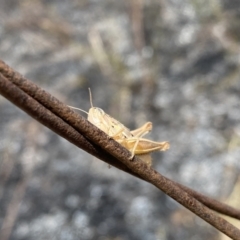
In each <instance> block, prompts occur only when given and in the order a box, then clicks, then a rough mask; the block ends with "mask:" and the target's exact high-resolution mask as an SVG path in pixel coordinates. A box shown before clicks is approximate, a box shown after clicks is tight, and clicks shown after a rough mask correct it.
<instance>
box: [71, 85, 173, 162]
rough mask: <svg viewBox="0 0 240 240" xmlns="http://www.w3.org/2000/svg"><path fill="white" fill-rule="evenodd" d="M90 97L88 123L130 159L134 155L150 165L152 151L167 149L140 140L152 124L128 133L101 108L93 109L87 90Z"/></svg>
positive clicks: (161, 144) (162, 143) (166, 148)
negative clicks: (110, 139) (119, 146)
mask: <svg viewBox="0 0 240 240" xmlns="http://www.w3.org/2000/svg"><path fill="white" fill-rule="evenodd" d="M89 95H90V103H91V108H90V109H89V112H88V113H87V112H85V111H83V110H81V109H79V108H74V107H71V108H73V109H78V110H81V111H83V112H85V113H87V114H88V121H89V122H91V123H92V124H94V125H95V126H97V127H98V128H100V129H101V130H102V131H103V132H105V133H106V134H107V135H108V136H109V137H110V138H112V139H114V140H115V141H117V142H119V143H120V144H121V145H122V146H124V147H125V148H127V149H128V150H129V151H130V152H131V153H132V156H131V158H130V159H132V158H133V157H134V155H137V156H139V157H140V158H141V159H142V160H143V161H144V162H145V163H147V164H148V165H151V155H150V154H151V153H152V152H154V151H166V150H168V149H169V143H168V142H154V141H151V140H148V139H145V138H142V137H143V136H144V135H146V134H147V133H148V132H150V131H151V130H152V123H151V122H147V123H145V124H144V125H143V126H142V127H140V128H137V129H135V130H133V131H130V130H129V129H128V128H127V127H125V126H124V125H123V124H122V123H120V122H119V121H117V120H116V119H114V118H113V117H111V116H109V115H108V114H106V113H105V112H104V111H103V110H102V109H101V108H97V107H93V104H92V95H91V91H90V89H89Z"/></svg>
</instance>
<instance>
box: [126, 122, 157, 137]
mask: <svg viewBox="0 0 240 240" xmlns="http://www.w3.org/2000/svg"><path fill="white" fill-rule="evenodd" d="M150 131H152V123H151V122H147V123H145V124H144V125H143V126H141V127H140V128H137V129H135V130H132V131H131V134H132V135H133V136H134V137H139V138H140V137H143V136H144V135H146V134H147V133H149V132H150Z"/></svg>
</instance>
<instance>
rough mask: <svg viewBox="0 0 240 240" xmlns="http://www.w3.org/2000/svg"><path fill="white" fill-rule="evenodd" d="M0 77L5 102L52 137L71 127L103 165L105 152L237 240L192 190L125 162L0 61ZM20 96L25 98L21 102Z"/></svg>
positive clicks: (110, 144) (118, 149)
mask: <svg viewBox="0 0 240 240" xmlns="http://www.w3.org/2000/svg"><path fill="white" fill-rule="evenodd" d="M0 73H2V74H3V75H4V76H3V75H0V93H1V94H2V95H3V96H5V97H6V98H7V99H9V100H10V101H12V102H13V103H14V104H16V105H17V106H19V107H20V108H22V109H23V110H24V111H26V112H27V113H29V114H31V116H33V117H35V118H36V119H37V120H40V121H41V123H43V124H44V125H46V126H47V127H49V128H50V129H52V130H53V131H55V132H56V133H58V134H60V135H61V136H63V135H64V134H65V135H68V129H69V127H70V126H71V127H70V128H71V129H72V130H74V129H75V130H77V132H79V133H81V134H82V135H83V136H85V137H84V139H85V140H87V141H88V142H90V143H91V145H92V146H93V148H95V150H96V151H97V152H98V153H99V152H102V157H103V158H104V160H105V161H106V159H107V158H108V157H109V155H108V156H106V155H105V156H103V155H104V154H106V152H105V151H107V152H108V153H109V154H110V155H112V156H114V157H115V158H114V162H115V161H116V159H117V160H119V161H120V163H122V164H120V165H121V166H122V167H123V166H124V167H125V170H126V169H128V170H127V171H129V172H131V173H133V174H134V175H137V176H138V177H140V178H142V179H144V180H146V181H148V182H150V183H152V184H153V185H155V186H156V187H157V188H159V189H161V190H162V191H163V192H165V193H166V194H167V195H169V196H170V197H172V198H173V199H175V200H176V201H178V202H179V203H181V204H182V205H183V206H185V207H186V208H188V209H189V210H190V211H192V212H193V213H195V214H196V215H198V216H199V217H201V218H202V219H204V220H205V221H207V222H208V223H210V224H211V225H213V226H214V227H215V228H217V229H218V230H220V231H221V232H223V233H225V234H226V235H228V236H229V237H232V238H233V239H240V231H239V229H237V228H236V227H234V226H233V225H231V224H230V223H228V222H227V221H225V220H224V219H222V218H221V217H218V216H217V215H215V214H214V213H213V212H212V211H210V210H209V209H207V208H206V207H205V206H204V205H203V204H201V203H200V202H198V201H197V200H196V199H195V198H194V197H193V195H195V197H196V196H198V194H196V192H195V191H193V190H192V192H191V191H189V189H188V188H186V187H185V188H183V187H181V186H180V187H179V186H178V185H177V184H175V183H174V182H172V181H171V180H169V179H167V178H165V177H164V176H162V175H161V174H159V173H158V172H156V171H155V170H153V169H152V168H148V167H147V166H146V165H145V164H144V163H142V161H141V160H139V159H138V158H136V157H135V158H134V159H133V160H132V161H130V160H129V158H130V156H131V154H130V152H129V151H127V150H126V149H125V148H123V147H122V146H121V145H120V144H118V143H117V142H115V141H114V140H112V139H109V137H108V136H107V135H106V134H105V133H103V132H102V131H101V130H99V129H98V128H96V127H95V126H93V125H92V124H90V123H89V122H88V121H86V120H85V119H84V118H82V117H81V116H80V115H78V114H76V113H74V112H73V111H72V110H71V109H69V108H68V107H67V106H66V105H64V104H63V103H61V102H59V101H58V100H57V99H55V98H54V97H53V96H51V95H50V94H48V93H46V92H45V91H44V90H42V89H40V88H39V87H38V86H36V85H35V84H33V83H31V82H30V81H28V80H27V79H25V78H23V77H22V76H21V75H20V74H18V73H16V72H15V71H14V70H12V69H11V68H10V67H8V66H7V65H6V64H5V63H3V62H2V61H0ZM23 93H24V94H26V95H25V97H24V98H23ZM28 95H29V96H28ZM34 101H35V104H36V102H38V103H40V105H42V106H44V107H45V108H47V109H48V110H47V109H45V110H44V109H40V112H41V114H40V116H36V115H35V114H36V110H37V109H38V108H39V106H35V105H34V104H33V103H34ZM30 109H31V110H30ZM45 112H47V114H46V116H47V118H46V117H44V116H43V115H44V114H45ZM50 113H52V114H53V115H55V117H58V118H59V119H60V120H62V121H63V122H65V124H68V125H67V126H65V127H66V128H64V130H63V129H62V128H61V127H62V125H59V124H54V122H55V120H54V117H53V119H52V120H53V122H52V123H51V124H50V123H49V119H50V118H49V117H48V116H50ZM69 125H70V126H69ZM64 131H65V132H64ZM63 133H64V134H63ZM78 138H79V136H78ZM74 144H75V143H74ZM80 145H81V144H80ZM96 146H100V148H98V149H97V147H96ZM81 147H82V148H85V150H86V151H88V152H90V151H89V148H88V147H89V146H87V145H84V147H83V146H81ZM102 149H104V150H105V151H103V150H102ZM92 150H93V149H92ZM105 157H106V159H105ZM110 164H111V163H110ZM113 165H114V164H113ZM183 189H184V190H183ZM186 191H188V192H189V193H187V192H186ZM206 202H207V201H206ZM205 204H206V203H205Z"/></svg>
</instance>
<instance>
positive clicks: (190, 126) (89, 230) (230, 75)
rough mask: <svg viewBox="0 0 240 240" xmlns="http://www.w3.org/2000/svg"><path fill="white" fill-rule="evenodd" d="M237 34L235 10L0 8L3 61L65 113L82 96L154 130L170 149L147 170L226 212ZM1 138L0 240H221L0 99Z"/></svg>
mask: <svg viewBox="0 0 240 240" xmlns="http://www.w3.org/2000/svg"><path fill="white" fill-rule="evenodd" d="M239 29H240V2H239V1H237V0H232V1H226V0H213V1H205V0H202V1H200V0H191V1H186V0H183V1H176V0H175V1H173V0H170V1H166V0H162V1H157V0H150V1H140V0H131V1H110V0H98V1H96V0H95V1H94V0H92V1H87V0H81V1H77V0H69V1H54V0H48V1H44V0H34V1H33V0H31V1H30V0H22V1H17V0H0V58H1V59H2V60H3V61H5V62H6V63H7V64H8V65H10V66H11V67H13V68H14V69H16V70H17V71H19V72H20V73H21V74H23V75H24V76H26V77H27V78H29V79H31V80H32V81H34V82H35V83H37V84H38V85H39V86H41V87H42V88H44V89H46V90H47V91H49V92H50V93H51V94H53V95H54V96H56V97H57V98H59V99H60V100H61V101H63V102H65V103H66V104H68V105H72V106H75V107H79V108H82V109H85V110H88V109H89V107H90V103H89V95H88V88H89V87H90V88H91V90H92V94H93V103H94V105H95V106H98V107H100V108H102V109H104V110H105V111H106V112H107V113H109V114H110V115H112V116H113V117H115V118H116V119H118V120H119V121H121V122H122V123H124V124H125V125H126V126H128V127H130V128H131V129H133V128H136V127H138V126H140V125H141V124H143V123H144V122H146V121H152V122H153V124H154V130H153V132H152V133H151V134H150V135H149V138H150V139H154V140H156V141H157V140H158V141H162V140H168V141H170V143H171V149H170V150H169V151H167V152H164V153H155V154H153V159H154V164H153V166H154V168H155V169H157V170H158V171H159V172H160V173H162V174H163V175H165V176H167V177H169V178H171V179H174V180H175V181H178V182H180V183H183V184H185V185H187V186H189V187H192V188H194V189H196V190H198V191H200V192H202V193H204V194H208V195H210V196H212V197H215V198H217V199H219V200H221V201H225V200H227V199H229V198H230V196H232V195H231V193H232V191H233V189H234V187H235V189H236V187H237V186H239V184H240V180H239V179H238V176H239V170H240V160H239V158H240V157H239V156H240V121H239V119H240V111H239V109H240V94H239V93H240V79H239V76H240V67H239V63H240V45H239V41H240V31H239ZM0 136H1V138H0V227H1V232H0V236H1V237H0V239H1V240H8V239H11V240H22V239H24V240H28V239H29V240H30V239H34V240H41V239H58V240H60V239H64V240H75V239H76V240H77V239H81V240H90V239H100V240H110V239H111V240H146V239H147V240H156V239H159V240H185V239H191V240H198V239H213V240H217V239H222V240H223V239H224V238H223V236H221V235H220V234H219V232H218V231H216V230H215V229H213V228H212V227H211V226H209V225H208V224H207V223H205V222H203V221H202V220H201V219H199V218H197V217H195V216H194V215H193V214H191V213H190V212H189V211H187V210H185V209H183V208H182V207H181V206H179V205H178V204H176V202H174V201H173V200H171V199H170V198H168V197H167V196H165V195H164V194H163V193H161V192H160V191H158V190H157V189H155V188H154V187H152V186H150V185H149V184H147V183H145V182H143V181H140V180H138V179H135V178H134V177H132V176H129V175H127V174H126V173H123V172H120V171H119V170H117V169H114V168H113V167H112V168H110V169H109V168H108V166H107V165H106V164H105V163H102V162H100V161H98V160H97V159H94V158H93V157H92V156H90V155H88V154H87V153H85V152H83V151H81V150H79V149H77V148H76V147H75V146H73V145H71V144H70V143H69V142H67V141H65V140H64V139H61V138H60V137H59V136H57V135H56V134H54V133H52V132H51V131H50V130H48V129H46V128H45V127H43V126H41V125H40V124H39V123H38V122H36V121H35V120H33V119H31V118H30V117H29V116H27V115H26V114H25V113H23V112H22V111H21V110H19V109H17V107H15V106H13V105H12V104H11V103H9V102H8V101H7V100H6V99H4V98H2V97H0ZM238 195H239V196H240V194H238ZM235 196H237V195H235ZM235 207H238V208H239V207H240V206H239V202H238V206H237V205H235Z"/></svg>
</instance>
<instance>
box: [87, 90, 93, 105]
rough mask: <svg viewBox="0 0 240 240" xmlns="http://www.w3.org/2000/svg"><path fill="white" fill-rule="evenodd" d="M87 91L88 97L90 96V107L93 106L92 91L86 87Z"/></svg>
mask: <svg viewBox="0 0 240 240" xmlns="http://www.w3.org/2000/svg"><path fill="white" fill-rule="evenodd" d="M88 91H89V97H90V104H91V107H92V108H93V101H92V93H91V89H90V88H88Z"/></svg>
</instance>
